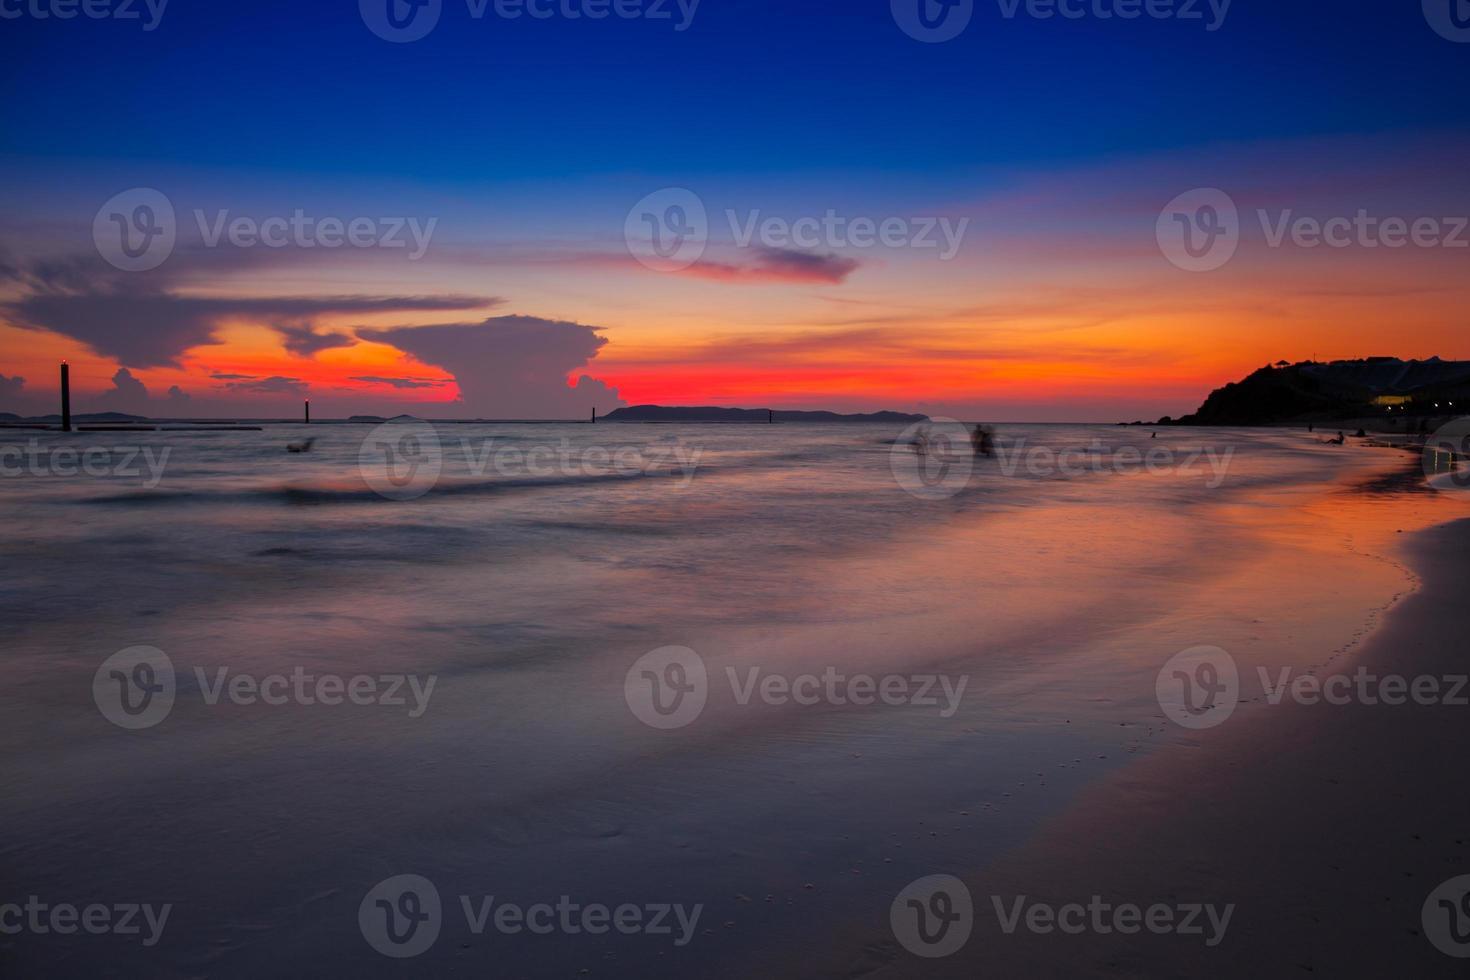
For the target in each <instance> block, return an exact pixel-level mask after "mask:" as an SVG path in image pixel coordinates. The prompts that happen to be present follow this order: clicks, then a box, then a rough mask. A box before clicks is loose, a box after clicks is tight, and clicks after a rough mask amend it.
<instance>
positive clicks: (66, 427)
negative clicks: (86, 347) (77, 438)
mask: <svg viewBox="0 0 1470 980" xmlns="http://www.w3.org/2000/svg"><path fill="white" fill-rule="evenodd" d="M61 431H62V432H70V431H71V365H69V364H67V363H66V362H65V361H62V362H61Z"/></svg>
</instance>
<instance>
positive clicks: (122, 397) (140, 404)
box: [96, 368, 148, 413]
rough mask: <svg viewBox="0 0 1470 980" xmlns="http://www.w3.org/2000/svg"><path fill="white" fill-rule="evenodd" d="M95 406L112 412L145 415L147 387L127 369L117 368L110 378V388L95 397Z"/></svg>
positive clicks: (146, 409)
mask: <svg viewBox="0 0 1470 980" xmlns="http://www.w3.org/2000/svg"><path fill="white" fill-rule="evenodd" d="M96 402H97V406H98V407H99V408H101V409H104V410H106V411H112V412H135V413H146V412H147V411H148V386H147V385H145V384H144V383H143V382H141V381H139V380H138V379H137V378H135V377H133V372H131V371H129V370H128V369H127V368H118V369H117V373H116V374H114V375H113V376H112V388H111V389H109V390H108V391H104V392H103V393H102V394H100V395H98V396H97V399H96Z"/></svg>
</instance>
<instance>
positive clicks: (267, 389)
mask: <svg viewBox="0 0 1470 980" xmlns="http://www.w3.org/2000/svg"><path fill="white" fill-rule="evenodd" d="M220 387H222V388H225V389H227V390H229V391H246V392H253V393H255V394H261V395H283V394H284V395H304V394H306V390H307V389H308V388H309V387H311V385H310V384H309V383H308V382H305V381H302V380H301V379H300V378H283V377H281V376H280V375H276V376H274V377H270V378H251V379H249V380H247V381H227V382H225V383H224V384H223V385H221V386H220Z"/></svg>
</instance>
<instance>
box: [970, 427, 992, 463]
mask: <svg viewBox="0 0 1470 980" xmlns="http://www.w3.org/2000/svg"><path fill="white" fill-rule="evenodd" d="M970 444H971V445H973V446H974V447H975V455H976V456H993V455H994V454H995V433H993V432H991V431H990V427H989V426H986V425H977V426H975V432H974V434H972V435H971V436H970Z"/></svg>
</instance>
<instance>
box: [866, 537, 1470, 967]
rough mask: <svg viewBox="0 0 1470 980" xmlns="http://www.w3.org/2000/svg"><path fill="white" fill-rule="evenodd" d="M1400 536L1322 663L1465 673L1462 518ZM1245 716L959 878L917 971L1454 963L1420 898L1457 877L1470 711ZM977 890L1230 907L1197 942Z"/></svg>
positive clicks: (1359, 707) (1129, 773)
mask: <svg viewBox="0 0 1470 980" xmlns="http://www.w3.org/2000/svg"><path fill="white" fill-rule="evenodd" d="M1401 550H1402V551H1403V552H1405V555H1404V557H1405V559H1406V561H1407V564H1408V565H1409V567H1410V568H1411V569H1412V570H1413V572H1414V573H1415V575H1416V576H1417V577H1418V579H1419V584H1418V587H1417V588H1416V589H1415V590H1414V591H1413V592H1412V593H1411V594H1409V595H1407V596H1406V597H1404V598H1403V599H1401V600H1400V601H1398V602H1396V603H1394V604H1393V605H1392V606H1391V607H1390V608H1389V609H1388V611H1387V612H1386V614H1385V615H1384V616H1383V618H1382V621H1381V624H1380V625H1379V627H1378V628H1377V629H1376V630H1374V631H1373V632H1372V633H1371V634H1370V635H1369V636H1368V638H1367V639H1366V640H1365V642H1364V643H1362V644H1361V645H1360V646H1359V647H1358V648H1357V649H1356V650H1354V651H1353V655H1352V656H1351V658H1350V659H1349V660H1348V662H1347V663H1346V664H1344V665H1342V666H1341V667H1339V668H1334V669H1331V670H1324V671H1323V672H1322V673H1323V674H1324V676H1325V675H1326V674H1329V673H1344V674H1355V673H1357V672H1358V671H1359V669H1366V670H1367V671H1369V672H1371V673H1373V674H1376V675H1379V676H1384V675H1390V674H1398V675H1402V676H1405V677H1408V678H1413V677H1416V676H1424V675H1430V676H1434V677H1439V678H1450V677H1453V676H1457V675H1464V674H1466V673H1467V672H1470V659H1467V658H1466V657H1465V656H1464V653H1463V640H1460V639H1457V632H1456V630H1455V626H1454V624H1455V622H1456V617H1457V616H1458V614H1459V612H1460V608H1461V607H1460V603H1461V588H1460V583H1463V582H1464V581H1465V580H1466V578H1467V575H1470V519H1467V518H1461V519H1457V520H1452V521H1449V522H1447V523H1441V524H1436V525H1433V526H1431V527H1427V528H1425V529H1422V530H1420V531H1418V532H1416V533H1415V534H1414V535H1413V536H1412V538H1411V540H1410V541H1409V542H1408V543H1407V545H1406V546H1405V547H1403V548H1402V549H1401ZM1242 688H1243V690H1244V688H1245V681H1244V680H1243V681H1242ZM1445 689H1446V690H1448V689H1449V687H1448V685H1447V686H1446V688H1445ZM1467 693H1470V692H1467V691H1466V690H1463V689H1462V690H1461V692H1460V696H1461V697H1464V696H1465V695H1466V694H1467ZM1247 718H1248V719H1249V720H1248V721H1246V722H1245V723H1243V724H1239V725H1234V724H1225V725H1223V726H1221V727H1220V728H1218V729H1214V730H1211V731H1206V732H1201V733H1200V737H1199V738H1198V739H1197V740H1195V741H1194V742H1193V744H1186V745H1175V746H1170V747H1168V748H1165V749H1162V750H1161V751H1158V752H1155V753H1154V754H1152V755H1150V756H1148V757H1145V758H1143V759H1141V760H1140V761H1138V762H1137V763H1135V764H1134V765H1132V766H1130V767H1128V768H1127V769H1125V770H1123V771H1121V772H1119V773H1117V774H1115V775H1113V776H1111V777H1109V778H1108V779H1106V780H1104V781H1103V782H1102V783H1101V784H1098V785H1095V786H1093V787H1091V788H1089V789H1088V790H1086V791H1084V792H1083V793H1082V794H1081V795H1080V796H1079V797H1078V798H1077V799H1075V800H1074V801H1073V802H1072V803H1071V805H1070V806H1069V807H1068V808H1067V810H1066V811H1065V812H1064V813H1063V814H1061V815H1060V816H1058V817H1057V818H1054V819H1052V820H1050V821H1048V822H1047V823H1046V824H1044V825H1043V826H1042V827H1041V828H1040V830H1039V831H1038V832H1037V834H1036V835H1035V836H1034V837H1033V838H1032V839H1031V840H1030V841H1029V842H1028V843H1026V844H1025V845H1023V846H1021V847H1019V848H1017V849H1015V850H1013V851H1012V852H1010V853H1008V854H1006V855H1004V856H1002V857H1001V858H1000V859H999V860H997V861H996V862H994V863H993V864H992V865H990V866H989V867H987V868H984V869H980V870H978V871H977V872H975V873H973V874H969V875H965V876H964V880H965V881H966V883H967V885H968V886H969V888H970V890H971V893H972V895H973V896H974V902H975V909H976V917H975V931H974V933H973V934H972V936H971V938H970V940H969V943H968V944H967V946H966V948H965V949H964V950H962V951H961V952H960V953H958V954H956V955H954V956H952V957H950V958H949V959H946V960H938V961H930V962H926V964H925V967H926V975H933V976H962V975H964V976H973V975H975V973H976V971H977V970H984V971H986V972H987V973H990V974H991V975H999V976H1022V975H1024V976H1030V977H1074V976H1079V975H1087V976H1138V975H1144V976H1150V977H1163V976H1185V975H1188V976H1208V977H1235V976H1244V975H1258V976H1270V977H1276V976H1299V975H1302V974H1315V975H1327V976H1344V977H1347V976H1364V977H1367V976H1386V975H1392V974H1393V973H1394V972H1404V971H1405V968H1406V967H1407V968H1409V971H1408V972H1409V974H1410V975H1413V976H1416V977H1439V976H1445V977H1448V976H1463V971H1464V961H1463V960H1459V959H1455V958H1452V957H1450V956H1447V955H1445V954H1444V953H1442V952H1440V951H1439V950H1437V949H1436V948H1434V946H1433V945H1432V944H1431V943H1430V942H1429V941H1428V939H1426V938H1425V936H1424V935H1422V934H1421V933H1422V926H1421V910H1422V907H1423V904H1424V902H1425V900H1426V899H1427V898H1428V896H1429V894H1430V892H1431V891H1432V890H1434V889H1435V888H1436V887H1437V886H1438V885H1439V884H1440V883H1442V882H1444V881H1446V880H1448V879H1450V878H1454V877H1456V876H1458V875H1462V874H1467V873H1470V832H1467V828H1466V826H1465V817H1466V814H1470V784H1467V782H1466V780H1465V779H1464V775H1463V773H1464V762H1463V759H1462V758H1461V757H1460V755H1459V753H1458V752H1456V751H1455V748H1456V747H1458V746H1464V745H1466V744H1470V738H1467V736H1470V707H1466V706H1457V705H1451V704H1443V703H1441V704H1432V705H1419V704H1412V703H1410V704H1404V705H1397V706H1395V705H1388V704H1376V705H1369V704H1366V703H1361V702H1358V701H1353V702H1352V703H1349V704H1346V705H1328V704H1323V703H1318V704H1316V705H1308V704H1300V703H1292V702H1290V701H1289V700H1287V701H1284V702H1283V703H1281V704H1279V705H1275V706H1271V707H1269V708H1267V707H1265V706H1262V707H1260V708H1259V710H1257V711H1255V712H1252V713H1251V714H1250V715H1248V716H1247ZM992 895H994V896H1004V897H1006V898H1007V899H1009V898H1010V897H1012V896H1020V895H1026V896H1029V899H1028V900H1029V901H1033V902H1048V903H1052V904H1055V905H1061V904H1066V903H1070V902H1081V903H1083V904H1086V903H1087V902H1088V901H1089V899H1090V898H1091V897H1092V896H1094V895H1100V896H1103V897H1104V898H1105V899H1108V900H1111V901H1113V902H1115V903H1124V902H1132V903H1136V904H1139V905H1143V906H1147V905H1149V904H1152V903H1155V902H1167V903H1204V904H1211V903H1213V904H1215V905H1217V906H1224V905H1226V904H1234V906H1235V912H1234V917H1233V921H1232V922H1231V923H1230V926H1229V929H1228V931H1227V933H1226V934H1225V936H1224V938H1223V940H1222V941H1221V942H1220V943H1219V945H1218V946H1216V947H1214V948H1206V947H1205V946H1204V944H1203V942H1202V941H1201V939H1200V938H1199V937H1181V936H1177V935H1169V936H1161V935H1151V934H1148V933H1140V934H1137V935H1131V936H1130V935H1120V934H1117V933H1113V934H1109V935H1101V934H1097V933H1093V932H1088V933H1084V934H1082V935H1063V934H1060V933H1056V932H1053V933H1051V934H1047V935H1039V934H1033V933H1027V932H1025V931H1024V930H1018V931H1015V932H1013V933H1010V934H1007V933H1005V932H1004V931H1002V930H1001V928H1000V927H999V926H998V924H997V917H996V915H995V913H994V911H993V908H992V903H991V896H992ZM912 962H913V961H911V960H909V959H908V958H907V954H901V956H900V958H899V959H898V960H897V961H896V962H893V963H890V964H887V965H886V967H885V968H880V969H878V970H876V971H874V973H873V975H875V976H894V977H897V976H902V975H905V973H906V970H907V967H909V966H911V965H912Z"/></svg>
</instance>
